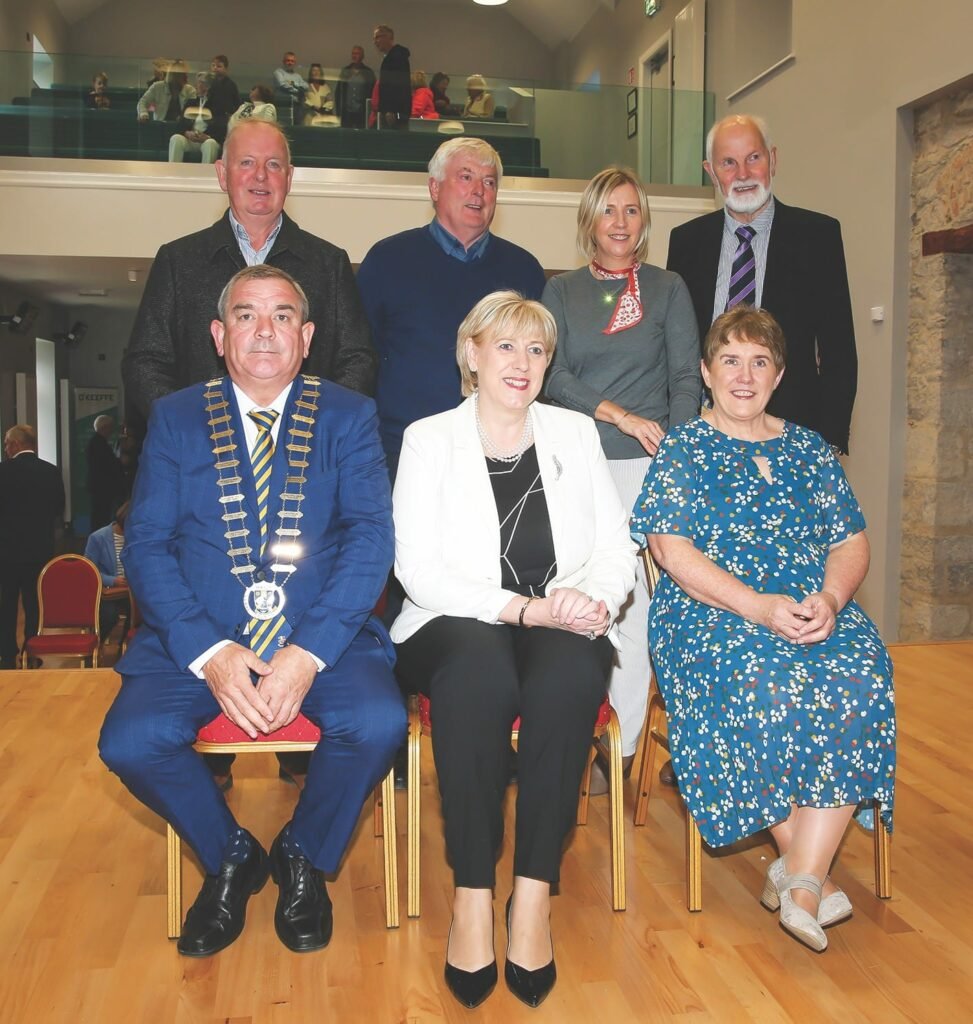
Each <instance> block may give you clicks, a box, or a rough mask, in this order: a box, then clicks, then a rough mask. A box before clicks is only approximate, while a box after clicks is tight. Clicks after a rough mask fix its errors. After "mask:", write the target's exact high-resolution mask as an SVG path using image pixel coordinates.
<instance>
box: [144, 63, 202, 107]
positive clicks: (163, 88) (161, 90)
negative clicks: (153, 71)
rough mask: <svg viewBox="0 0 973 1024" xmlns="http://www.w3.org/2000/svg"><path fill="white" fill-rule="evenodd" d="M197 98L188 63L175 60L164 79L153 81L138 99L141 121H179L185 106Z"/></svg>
mask: <svg viewBox="0 0 973 1024" xmlns="http://www.w3.org/2000/svg"><path fill="white" fill-rule="evenodd" d="M195 98H196V90H195V89H194V88H193V87H192V86H191V85H190V84H189V74H188V68H187V67H186V64H185V63H184V62H183V61H181V60H177V61H173V62H172V64H171V65H170V69H169V71H168V72H167V73H166V77H165V80H164V81H161V82H153V83H152V84H151V85H150V86H149V87H148V89H146V90H145V92H144V93H143V94H142V97H141V99H139V101H138V106H137V108H136V109H137V112H138V119H139V120H140V121H148V120H149V118H150V117H151V118H152V119H153V120H155V121H178V120H179V118H180V117H181V116H182V110H183V107H185V106H186V104H187V103H188V102H189V101H190V100H194V99H195Z"/></svg>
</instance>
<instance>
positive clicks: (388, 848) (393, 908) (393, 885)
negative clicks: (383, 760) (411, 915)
mask: <svg viewBox="0 0 973 1024" xmlns="http://www.w3.org/2000/svg"><path fill="white" fill-rule="evenodd" d="M381 805H382V823H381V829H382V835H383V836H384V840H385V841H384V846H385V851H384V852H385V927H386V928H398V927H399V862H398V856H397V853H396V848H395V839H396V827H395V768H391V769H389V773H388V775H386V776H385V779H384V781H383V782H382V800H381Z"/></svg>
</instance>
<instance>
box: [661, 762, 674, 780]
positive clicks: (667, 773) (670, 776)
mask: <svg viewBox="0 0 973 1024" xmlns="http://www.w3.org/2000/svg"><path fill="white" fill-rule="evenodd" d="M659 781H660V782H661V783H662V785H663V786H675V785H676V770H675V768H673V767H672V760H671V759H670V760H668V761H666V763H665V764H664V765H663V766H662V767H661V768H660V769H659Z"/></svg>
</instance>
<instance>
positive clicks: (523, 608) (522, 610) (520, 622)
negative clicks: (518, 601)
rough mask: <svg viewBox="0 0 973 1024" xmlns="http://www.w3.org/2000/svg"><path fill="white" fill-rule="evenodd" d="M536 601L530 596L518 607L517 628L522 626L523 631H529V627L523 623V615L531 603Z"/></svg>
mask: <svg viewBox="0 0 973 1024" xmlns="http://www.w3.org/2000/svg"><path fill="white" fill-rule="evenodd" d="M536 600H537V598H536V597H535V596H534V595H533V594H531V596H530V597H528V598H527V600H526V601H524V603H523V604H522V605H521V606H520V614H519V615H518V616H517V625H518V626H523V627H524V629H530V626H528V625H527V624H526V623H525V622H524V615H525V614H526V613H527V606H528V605H529V604H530V603H531V601H536Z"/></svg>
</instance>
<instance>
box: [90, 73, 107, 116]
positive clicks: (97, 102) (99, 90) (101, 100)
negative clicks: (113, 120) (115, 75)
mask: <svg viewBox="0 0 973 1024" xmlns="http://www.w3.org/2000/svg"><path fill="white" fill-rule="evenodd" d="M107 88H108V75H106V74H105V72H104V71H99V72H98V73H97V74H96V75H95V76H94V78H92V79H91V92H89V93H88V95H87V96H85V98H84V105H85V106H86V107H88V108H89V109H91V110H108V109H109V108H110V107H111V97H110V96H108V95H106V90H107Z"/></svg>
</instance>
